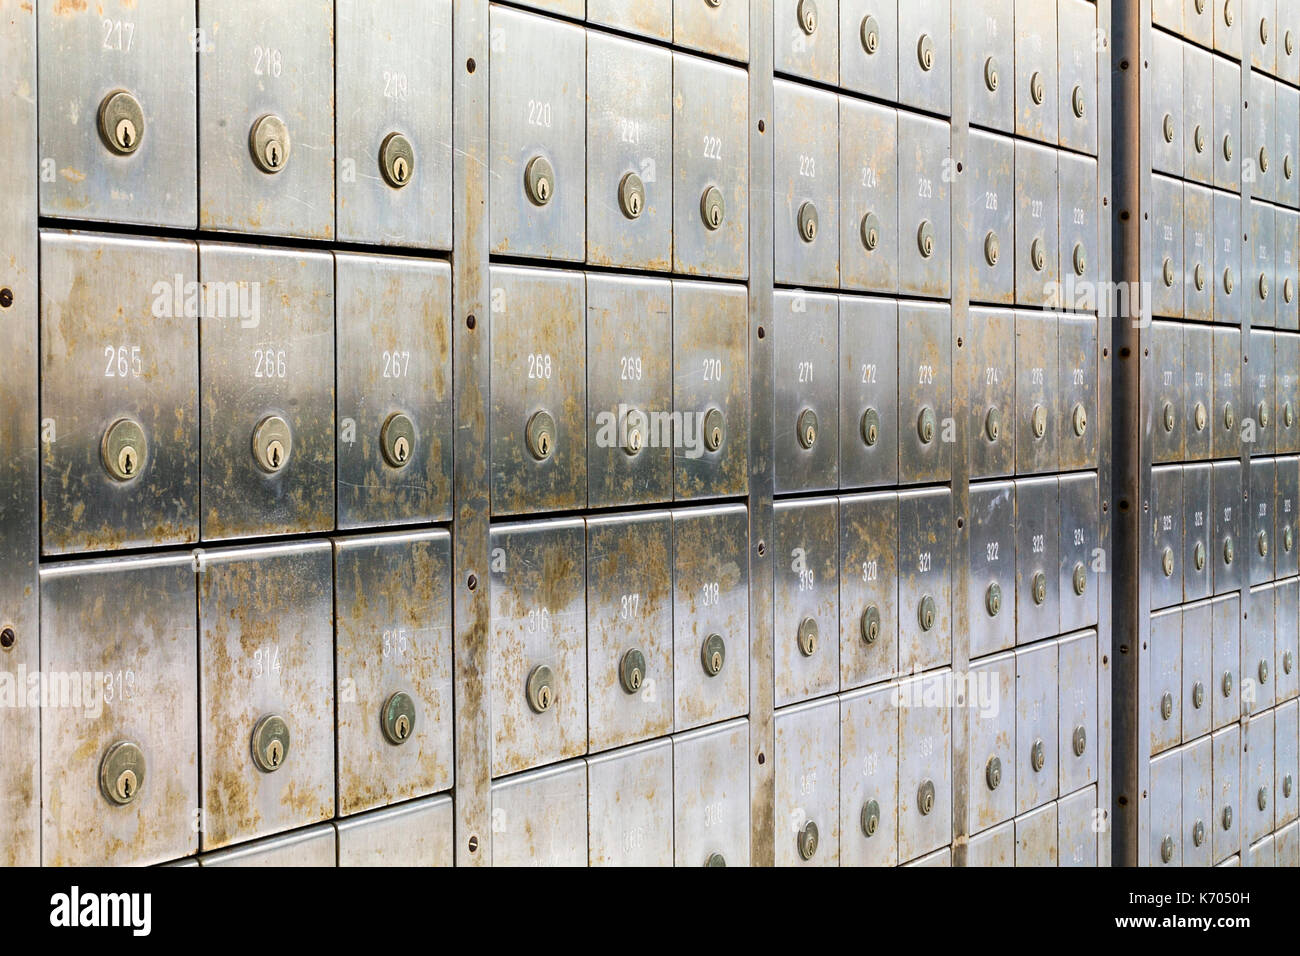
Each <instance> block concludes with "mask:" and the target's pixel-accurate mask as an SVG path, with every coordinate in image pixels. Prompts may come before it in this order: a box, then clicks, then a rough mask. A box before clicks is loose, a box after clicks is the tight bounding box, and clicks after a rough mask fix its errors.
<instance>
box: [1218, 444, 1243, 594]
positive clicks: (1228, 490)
mask: <svg viewBox="0 0 1300 956" xmlns="http://www.w3.org/2000/svg"><path fill="white" fill-rule="evenodd" d="M1212 480H1213V487H1214V540H1215V547H1214V548H1212V549H1211V550H1210V558H1211V561H1212V562H1213V564H1214V593H1215V594H1225V593H1227V592H1228V591H1235V590H1237V589H1238V588H1240V587H1241V582H1242V581H1243V579H1244V577H1245V576H1244V574H1243V573H1242V569H1243V567H1244V566H1245V564H1246V558H1245V556H1244V555H1243V554H1241V553H1240V548H1241V546H1242V545H1241V543H1239V542H1238V538H1239V537H1240V534H1239V531H1238V527H1237V526H1238V523H1239V522H1240V520H1241V508H1239V507H1238V506H1239V504H1240V502H1241V495H1242V490H1243V489H1242V484H1241V462H1237V461H1218V462H1215V463H1214V477H1213V479H1212Z"/></svg>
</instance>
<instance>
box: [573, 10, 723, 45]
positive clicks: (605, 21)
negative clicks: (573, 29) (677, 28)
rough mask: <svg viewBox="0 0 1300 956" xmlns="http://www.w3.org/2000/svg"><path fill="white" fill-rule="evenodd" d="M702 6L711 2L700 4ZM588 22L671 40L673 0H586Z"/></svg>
mask: <svg viewBox="0 0 1300 956" xmlns="http://www.w3.org/2000/svg"><path fill="white" fill-rule="evenodd" d="M701 6H706V7H707V6H708V5H707V4H701ZM587 22H588V23H595V24H598V25H599V26H605V27H613V28H614V29H615V30H621V31H623V32H624V33H632V34H635V35H637V36H642V37H649V38H651V39H655V40H664V41H665V42H671V41H672V38H673V2H672V0H587Z"/></svg>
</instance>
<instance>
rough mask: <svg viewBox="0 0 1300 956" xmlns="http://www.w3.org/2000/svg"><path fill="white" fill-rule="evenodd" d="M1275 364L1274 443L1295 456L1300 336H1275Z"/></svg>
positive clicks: (1299, 428) (1299, 437)
mask: <svg viewBox="0 0 1300 956" xmlns="http://www.w3.org/2000/svg"><path fill="white" fill-rule="evenodd" d="M1273 362H1274V376H1273V414H1274V421H1275V422H1276V423H1277V424H1276V427H1275V428H1274V444H1275V446H1276V448H1277V452H1278V454H1286V453H1292V454H1294V453H1295V452H1296V451H1300V336H1295V335H1291V334H1289V333H1285V332H1277V333H1275V334H1274V336H1273ZM1292 553H1294V552H1292ZM1278 558H1279V560H1281V558H1282V555H1281V554H1279V555H1278ZM1282 576H1283V575H1282V574H1281V573H1279V574H1278V577H1282Z"/></svg>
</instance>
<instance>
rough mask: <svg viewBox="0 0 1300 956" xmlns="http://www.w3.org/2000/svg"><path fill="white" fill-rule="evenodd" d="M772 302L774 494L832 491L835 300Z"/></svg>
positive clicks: (836, 446) (787, 297)
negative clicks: (774, 415)
mask: <svg viewBox="0 0 1300 956" xmlns="http://www.w3.org/2000/svg"><path fill="white" fill-rule="evenodd" d="M773 298H774V302H773V306H772V312H773V319H772V321H773V325H774V337H775V340H776V341H775V343H774V345H773V349H774V363H775V366H776V369H775V375H776V381H775V383H774V388H775V391H776V425H775V427H774V429H773V436H772V437H773V440H774V441H775V443H776V490H777V491H778V492H782V491H824V490H827V489H833V488H835V487H836V486H837V485H838V484H839V454H840V434H839V425H840V419H839V375H838V365H839V362H838V358H837V356H838V355H839V299H838V298H837V297H836V296H833V295H809V294H807V293H804V292H777V293H776V294H775V295H774V297H773ZM857 431H858V429H857V428H855V429H854V432H857Z"/></svg>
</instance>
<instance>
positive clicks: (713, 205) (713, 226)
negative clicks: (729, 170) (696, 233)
mask: <svg viewBox="0 0 1300 956" xmlns="http://www.w3.org/2000/svg"><path fill="white" fill-rule="evenodd" d="M700 217H701V218H702V219H703V220H704V228H706V229H708V230H709V231H710V232H713V231H714V230H717V229H721V228H722V222H723V220H724V219H726V218H727V205H726V203H724V202H723V201H722V190H721V189H719V188H718V187H717V186H710V187H708V188H707V189H706V190H704V194H703V195H702V196H700Z"/></svg>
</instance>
